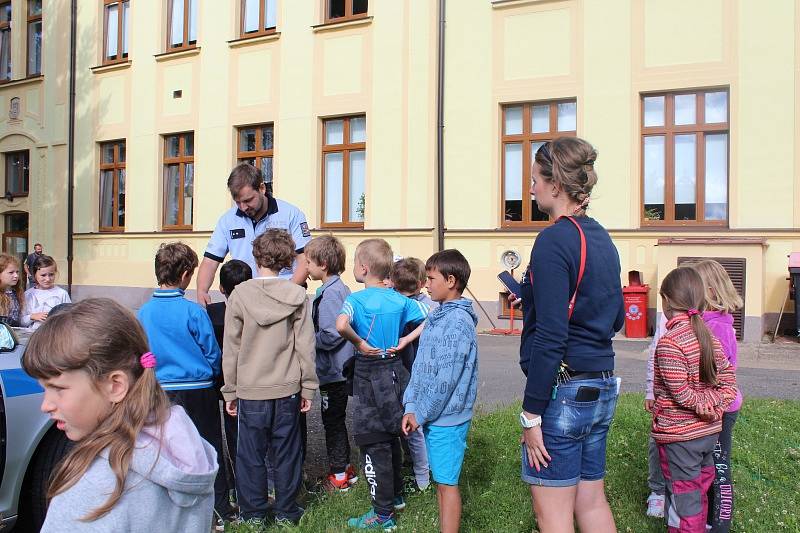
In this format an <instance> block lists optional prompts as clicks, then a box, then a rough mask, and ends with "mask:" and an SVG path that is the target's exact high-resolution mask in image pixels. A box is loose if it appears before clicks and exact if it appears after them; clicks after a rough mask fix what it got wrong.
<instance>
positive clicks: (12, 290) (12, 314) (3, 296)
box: [0, 253, 25, 327]
mask: <svg viewBox="0 0 800 533" xmlns="http://www.w3.org/2000/svg"><path fill="white" fill-rule="evenodd" d="M24 305H25V277H24V276H20V274H19V259H17V258H16V257H14V256H13V255H11V254H6V253H0V316H2V317H4V318H5V321H6V322H7V323H8V325H9V326H14V327H18V326H20V319H21V318H22V312H23V309H24Z"/></svg>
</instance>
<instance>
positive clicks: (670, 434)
mask: <svg viewBox="0 0 800 533" xmlns="http://www.w3.org/2000/svg"><path fill="white" fill-rule="evenodd" d="M660 294H661V307H662V309H663V311H664V315H665V316H666V318H667V325H666V332H665V333H664V335H663V336H662V337H661V339H660V340H659V341H658V345H657V346H656V351H655V364H654V376H653V394H654V396H655V402H654V404H653V407H652V410H653V431H652V435H653V439H654V440H655V442H656V444H657V445H658V455H659V460H660V463H661V471H662V473H663V474H664V480H665V482H666V495H665V496H666V497H665V507H666V509H665V513H664V514H665V516H666V517H667V526H668V529H669V531H670V532H679V531H680V532H698V533H699V532H704V531H705V530H706V514H707V511H708V498H707V494H706V493H707V492H708V489H709V487H710V486H711V484H712V483H713V481H714V457H713V454H714V447H715V445H716V444H717V437H718V435H719V433H720V431H721V430H722V416H723V413H724V412H725V410H726V409H727V408H728V406H730V404H731V402H733V401H734V400H735V399H736V375H735V373H734V367H733V366H732V365H731V364H730V362H729V361H728V359H727V358H726V357H725V353H724V352H723V350H722V346H721V345H720V343H719V341H718V340H717V339H716V338H715V337H714V336H713V335H712V334H711V332H710V331H709V329H708V326H706V324H705V322H704V321H703V317H702V312H703V311H704V310H705V307H706V288H705V285H704V283H703V280H702V278H701V277H700V274H698V273H697V271H696V270H694V269H693V268H690V267H678V268H676V269H675V270H673V271H672V272H670V273H669V274H667V276H666V277H665V278H664V281H663V282H662V283H661V291H660Z"/></svg>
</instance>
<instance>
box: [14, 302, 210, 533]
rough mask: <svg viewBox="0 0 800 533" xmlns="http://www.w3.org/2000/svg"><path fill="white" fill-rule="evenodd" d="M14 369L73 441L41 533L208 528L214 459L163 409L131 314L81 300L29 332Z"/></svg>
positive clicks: (182, 417)
mask: <svg viewBox="0 0 800 533" xmlns="http://www.w3.org/2000/svg"><path fill="white" fill-rule="evenodd" d="M22 364H23V368H24V369H25V371H26V372H27V373H28V374H30V375H31V376H33V377H35V378H36V379H38V380H39V383H40V384H41V385H42V387H44V391H45V392H44V400H43V401H42V407H41V408H42V411H44V412H46V413H48V414H49V415H50V416H51V418H52V419H53V420H54V421H55V423H56V427H57V428H58V429H59V430H61V431H64V432H65V433H66V436H67V438H69V439H70V440H72V441H75V446H74V447H73V448H72V450H71V451H70V453H69V454H68V455H67V456H66V458H65V459H64V461H63V462H62V463H61V464H60V465H59V466H58V468H57V469H56V471H55V472H54V474H53V477H52V480H51V483H50V488H49V491H48V498H50V505H49V507H48V511H47V517H46V519H45V523H44V526H43V528H42V532H44V533H50V532H61V531H64V532H67V531H70V532H95V531H96V532H110V531H127V532H141V533H151V532H152V531H210V530H211V522H212V510H213V506H214V479H215V477H216V473H217V458H216V453H215V452H214V449H213V448H212V447H211V446H210V445H209V444H208V443H207V442H205V441H204V440H203V439H201V438H200V435H199V434H198V432H197V430H196V429H195V427H194V424H192V421H191V420H190V419H189V417H188V416H187V415H186V413H185V412H184V411H183V409H182V408H181V407H177V406H174V407H170V405H169V401H168V400H167V397H166V395H165V394H164V391H163V390H162V389H161V387H160V386H159V385H158V382H157V381H156V377H155V366H156V360H155V357H154V356H153V354H152V353H150V352H149V351H148V348H147V338H146V337H145V334H144V331H143V330H142V328H141V326H140V325H139V323H138V321H137V320H136V318H135V317H134V316H133V315H132V314H131V313H130V312H129V311H128V310H126V309H125V308H124V307H122V306H121V305H119V304H117V303H116V302H114V301H113V300H110V299H105V298H96V299H88V300H83V301H81V302H79V303H77V304H75V305H73V306H72V307H71V308H70V309H68V310H67V311H65V312H62V313H59V314H58V315H56V316H51V317H50V318H49V319H48V320H47V321H46V322H45V323H43V324H42V326H41V327H40V328H39V329H38V330H37V331H36V332H35V333H34V334H33V335H32V336H31V338H30V341H29V343H28V347H27V350H26V352H25V355H24V357H23V361H22Z"/></svg>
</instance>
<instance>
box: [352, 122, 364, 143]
mask: <svg viewBox="0 0 800 533" xmlns="http://www.w3.org/2000/svg"><path fill="white" fill-rule="evenodd" d="M366 141H367V117H355V118H351V119H350V142H353V143H363V142H366Z"/></svg>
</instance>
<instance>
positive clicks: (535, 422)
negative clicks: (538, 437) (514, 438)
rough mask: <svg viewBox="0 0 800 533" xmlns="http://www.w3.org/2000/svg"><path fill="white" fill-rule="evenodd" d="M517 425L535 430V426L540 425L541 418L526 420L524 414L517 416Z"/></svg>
mask: <svg viewBox="0 0 800 533" xmlns="http://www.w3.org/2000/svg"><path fill="white" fill-rule="evenodd" d="M519 425H521V426H522V427H524V428H525V429H530V428H535V427H536V426H541V425H542V417H541V416H539V415H536V416H534V417H533V418H528V417H527V416H525V412H522V413H520V414H519Z"/></svg>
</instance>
